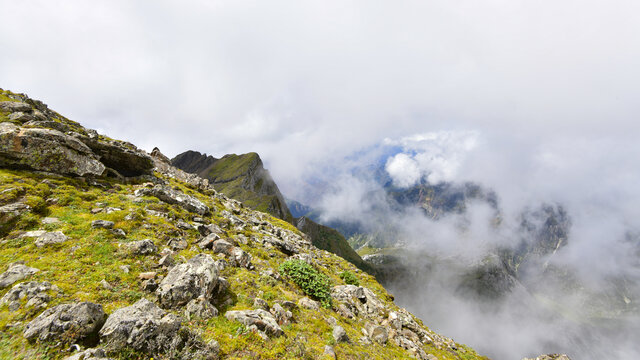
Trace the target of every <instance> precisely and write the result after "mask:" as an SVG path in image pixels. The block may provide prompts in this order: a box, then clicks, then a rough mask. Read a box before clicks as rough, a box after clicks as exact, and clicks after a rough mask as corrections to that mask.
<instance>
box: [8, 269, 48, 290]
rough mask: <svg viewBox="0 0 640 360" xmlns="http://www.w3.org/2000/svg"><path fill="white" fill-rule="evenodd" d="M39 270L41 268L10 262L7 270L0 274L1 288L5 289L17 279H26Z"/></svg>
mask: <svg viewBox="0 0 640 360" xmlns="http://www.w3.org/2000/svg"><path fill="white" fill-rule="evenodd" d="M38 271H40V270H39V269H36V268H32V267H28V266H26V265H24V264H21V263H12V264H9V268H8V269H7V271H5V272H3V273H2V274H0V289H4V288H6V287H8V286H10V285H12V284H13V283H15V282H17V281H20V280H23V279H26V278H27V277H28V276H31V275H33V274H35V273H37V272H38Z"/></svg>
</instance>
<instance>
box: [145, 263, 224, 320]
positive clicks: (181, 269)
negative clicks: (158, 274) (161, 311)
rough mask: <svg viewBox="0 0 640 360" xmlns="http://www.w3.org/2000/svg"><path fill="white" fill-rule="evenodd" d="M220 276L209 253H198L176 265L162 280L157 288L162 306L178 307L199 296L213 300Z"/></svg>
mask: <svg viewBox="0 0 640 360" xmlns="http://www.w3.org/2000/svg"><path fill="white" fill-rule="evenodd" d="M218 277H219V273H218V269H217V267H216V264H215V261H214V260H213V258H211V256H210V255H208V254H198V255H196V256H194V257H192V258H191V259H190V260H189V261H188V262H186V263H184V264H180V265H176V266H174V267H173V268H172V269H171V270H170V271H169V273H168V274H167V276H166V277H165V278H164V279H163V280H162V282H161V283H160V286H159V287H158V290H156V294H157V295H158V301H159V303H160V306H161V307H163V308H176V307H179V306H184V305H186V304H187V303H188V302H189V301H191V300H192V299H196V298H198V297H203V298H204V299H206V300H209V301H211V300H212V299H213V298H214V293H215V290H216V287H217V285H218V280H219V279H218Z"/></svg>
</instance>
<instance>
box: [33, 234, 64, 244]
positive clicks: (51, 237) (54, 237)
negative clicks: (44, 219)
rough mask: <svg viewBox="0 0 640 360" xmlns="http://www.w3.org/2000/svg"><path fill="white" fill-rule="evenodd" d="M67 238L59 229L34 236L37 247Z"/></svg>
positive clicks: (57, 242)
mask: <svg viewBox="0 0 640 360" xmlns="http://www.w3.org/2000/svg"><path fill="white" fill-rule="evenodd" d="M67 239H68V238H67V236H66V235H65V234H63V233H62V232H61V231H54V232H45V233H44V234H42V235H40V236H38V238H36V241H35V244H36V246H37V247H43V246H46V245H51V244H59V243H62V242H65V241H67Z"/></svg>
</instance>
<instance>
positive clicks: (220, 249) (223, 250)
mask: <svg viewBox="0 0 640 360" xmlns="http://www.w3.org/2000/svg"><path fill="white" fill-rule="evenodd" d="M212 236H218V235H215V234H210V235H207V237H206V238H205V239H207V238H210V237H212ZM232 249H233V245H232V244H230V243H229V242H228V241H227V240H222V239H220V240H215V241H214V242H213V244H212V246H211V250H213V252H214V253H215V254H225V255H231V250H232Z"/></svg>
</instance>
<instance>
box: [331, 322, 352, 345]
mask: <svg viewBox="0 0 640 360" xmlns="http://www.w3.org/2000/svg"><path fill="white" fill-rule="evenodd" d="M332 334H333V339H334V340H335V341H336V342H349V337H348V336H347V332H346V331H345V330H344V328H343V327H342V326H339V325H338V326H336V327H334V328H333V333H332Z"/></svg>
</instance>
